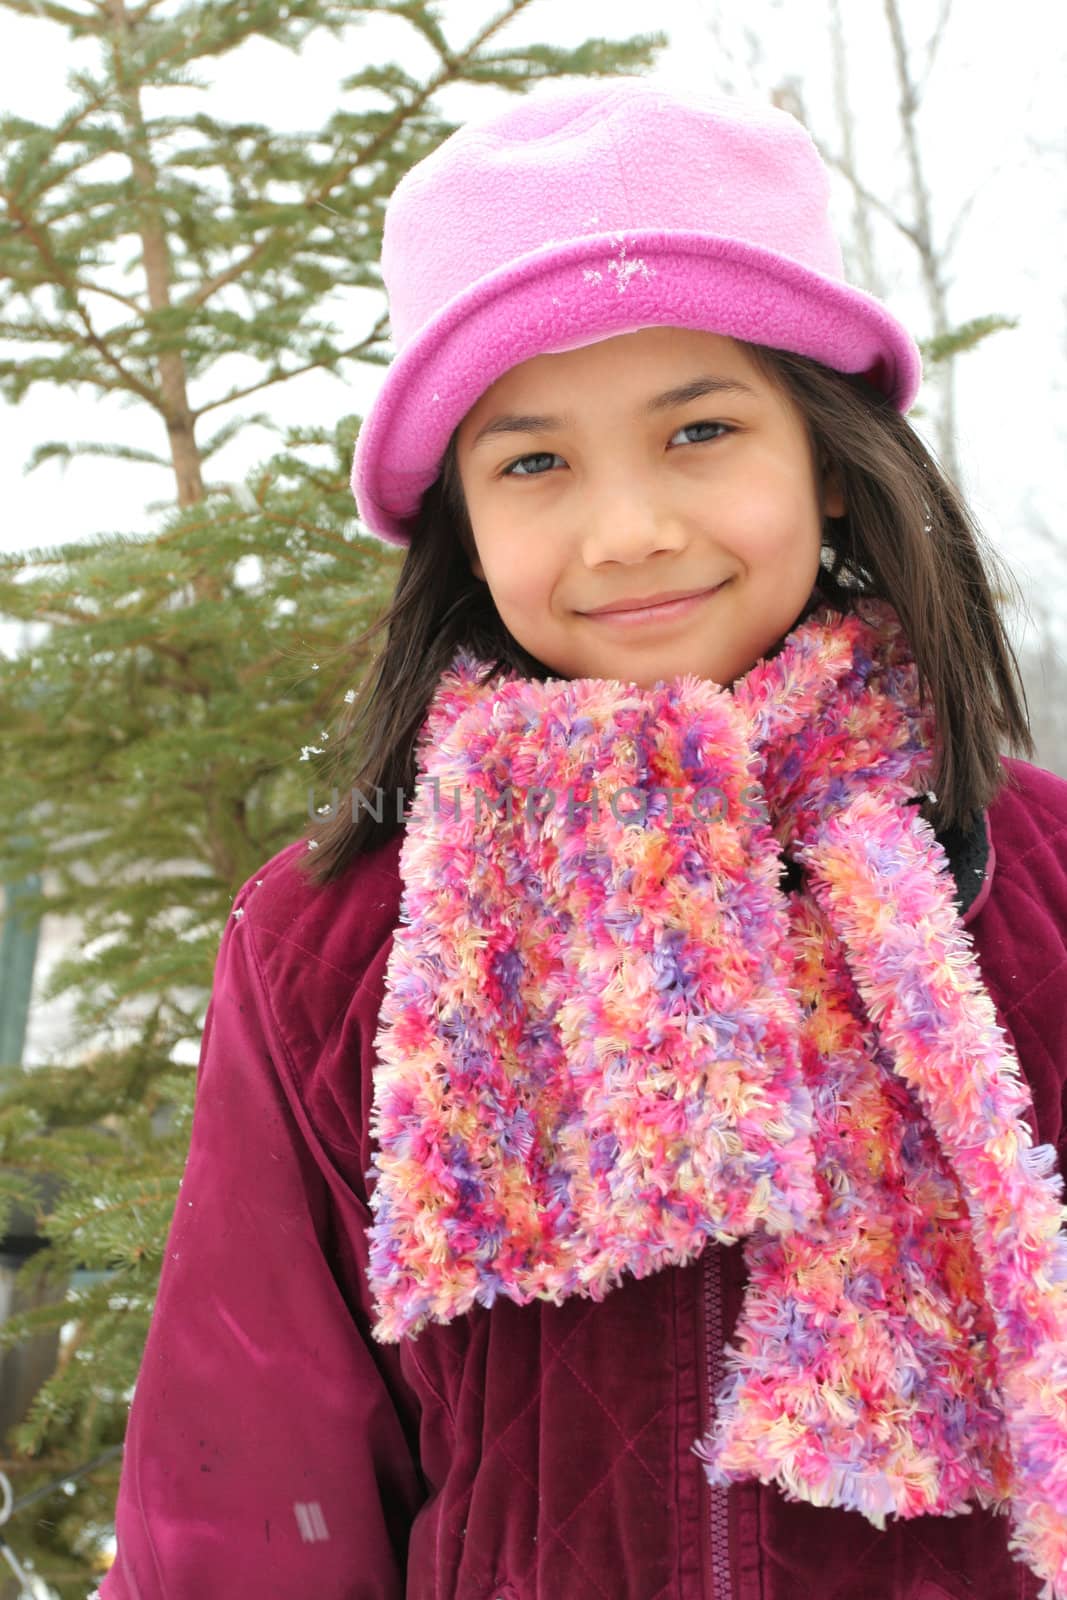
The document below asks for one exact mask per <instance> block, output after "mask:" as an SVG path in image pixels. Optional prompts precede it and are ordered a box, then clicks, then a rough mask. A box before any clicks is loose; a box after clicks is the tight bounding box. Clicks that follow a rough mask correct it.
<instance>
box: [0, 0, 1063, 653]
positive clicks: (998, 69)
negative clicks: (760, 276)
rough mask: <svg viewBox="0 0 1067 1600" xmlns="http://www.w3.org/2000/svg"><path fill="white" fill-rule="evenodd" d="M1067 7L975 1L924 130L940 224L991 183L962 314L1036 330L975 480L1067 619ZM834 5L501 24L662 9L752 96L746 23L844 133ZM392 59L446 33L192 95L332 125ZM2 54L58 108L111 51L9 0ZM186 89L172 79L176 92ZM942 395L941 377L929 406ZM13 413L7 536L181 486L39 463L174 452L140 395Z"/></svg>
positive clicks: (996, 403)
mask: <svg viewBox="0 0 1067 1600" xmlns="http://www.w3.org/2000/svg"><path fill="white" fill-rule="evenodd" d="M843 9H844V10H845V12H846V15H847V19H848V25H849V37H850V51H851V70H850V89H851V94H852V98H853V102H854V105H855V106H856V107H857V109H858V112H859V128H858V139H859V162H860V165H861V168H862V170H863V172H864V174H865V177H866V181H867V183H868V185H869V187H871V188H872V189H874V190H875V191H876V192H877V193H878V194H879V195H880V197H881V198H883V199H884V200H886V201H887V202H894V201H895V200H899V201H900V202H901V204H902V206H906V203H907V197H906V191H905V187H904V181H903V180H904V170H903V167H902V165H901V163H900V154H899V132H898V127H897V124H896V121H895V118H894V115H893V105H894V98H895V88H894V83H893V78H892V69H891V61H890V55H889V44H888V36H887V33H886V26H885V21H884V15H883V9H882V5H881V3H880V0H854V3H853V4H851V5H845V6H844V7H843ZM903 9H904V14H905V18H906V21H907V23H908V27H909V29H910V35H911V40H912V44H913V49H914V51H915V53H916V55H917V56H919V55H921V52H922V51H923V48H924V45H925V41H926V39H927V37H928V33H929V29H930V27H931V26H932V23H933V17H934V13H935V12H936V11H937V10H938V9H940V8H939V7H935V6H934V5H932V4H931V3H930V0H903ZM718 12H723V13H724V14H725V15H727V16H728V17H729V19H730V20H729V26H728V28H727V43H728V44H731V45H732V49H731V50H730V51H729V52H724V50H723V49H722V48H721V46H720V45H719V44H718V43H717V42H716V39H715V36H714V34H713V31H712V29H711V27H710V21H711V20H712V19H713V18H714V17H715V15H716V14H717V13H718ZM440 13H441V16H442V18H443V22H444V27H445V31H446V34H447V35H448V37H449V39H450V41H451V42H452V43H453V44H458V43H461V42H464V41H465V40H466V39H467V38H468V37H469V36H470V35H471V34H472V33H473V32H474V31H475V30H476V28H477V26H478V25H479V24H483V23H484V22H485V21H486V20H487V18H488V17H489V16H490V15H492V14H493V5H492V4H491V0H443V3H442V5H441V7H440ZM1064 16H1065V11H1064V8H1060V7H1049V6H1047V4H1046V3H1045V0H1014V3H1013V4H1012V6H1011V8H1010V13H1009V12H1004V11H1002V12H1001V13H1000V15H999V18H998V25H997V27H995V28H993V27H991V26H990V20H991V11H990V9H989V8H988V7H987V6H986V5H981V6H979V5H975V4H974V0H955V7H954V13H953V15H952V17H951V20H950V22H949V24H948V28H947V31H946V34H945V38H944V43H943V45H942V47H941V51H940V53H939V56H938V58H937V61H936V64H935V66H934V68H933V71H932V75H931V78H930V82H929V86H928V88H927V91H926V100H925V109H924V112H923V121H922V130H923V158H924V160H925V161H926V163H927V164H928V168H929V172H930V175H931V179H932V182H933V186H934V205H935V227H936V229H937V231H938V233H939V234H940V235H942V236H943V235H944V234H945V233H947V231H948V228H949V226H950V225H951V223H952V221H953V219H954V218H955V216H956V213H957V211H958V209H959V207H960V206H961V205H962V204H963V202H964V201H965V200H966V199H967V198H968V196H969V195H970V194H971V193H972V191H978V197H977V199H976V201H975V203H974V206H973V209H972V211H971V213H970V215H969V218H968V221H967V223H966V225H965V226H964V228H963V230H962V233H961V236H960V240H959V244H958V247H957V251H956V254H955V257H954V275H953V284H952V305H951V310H952V314H953V316H954V317H955V318H957V319H958V320H961V321H962V320H963V319H965V318H967V317H970V316H974V315H978V314H980V313H983V312H987V311H1000V312H1003V313H1006V314H1010V315H1014V316H1017V317H1019V319H1020V326H1019V328H1018V329H1017V330H1016V331H1014V332H1011V333H1003V334H999V335H996V336H995V337H994V338H992V339H991V340H989V341H988V342H987V344H986V346H985V347H984V348H983V349H980V350H979V351H976V352H975V353H973V354H972V355H970V356H967V357H966V358H964V359H963V360H962V361H961V363H960V365H959V378H958V387H959V396H958V405H959V433H960V440H959V444H960V455H961V460H962V465H963V471H964V476H965V487H966V489H967V491H968V494H969V497H970V499H971V503H972V505H973V506H974V508H975V511H976V513H977V515H978V518H979V520H980V522H981V523H982V525H983V526H984V527H985V529H986V530H987V532H988V533H989V534H990V536H991V538H992V539H993V541H994V543H995V544H996V545H997V546H998V548H1000V549H1001V550H1002V551H1004V552H1005V554H1006V555H1007V556H1008V557H1009V559H1010V561H1011V563H1012V565H1013V567H1014V568H1015V569H1016V570H1017V572H1018V573H1019V576H1020V579H1021V581H1022V582H1023V584H1024V586H1025V587H1026V589H1027V590H1028V591H1029V592H1030V593H1031V594H1032V595H1034V596H1035V597H1036V596H1040V597H1042V600H1043V602H1044V603H1046V604H1049V605H1054V606H1055V607H1056V608H1057V610H1058V611H1059V612H1060V613H1062V614H1067V545H1058V544H1055V543H1053V542H1051V541H1050V540H1049V539H1048V538H1047V537H1042V536H1040V534H1039V533H1038V532H1037V531H1036V524H1037V522H1038V521H1039V520H1043V521H1044V522H1045V523H1046V524H1047V526H1048V527H1049V528H1050V529H1051V530H1053V535H1054V537H1055V538H1059V528H1060V508H1061V506H1062V505H1063V502H1064V493H1065V488H1067V482H1065V472H1064V462H1063V454H1064V452H1063V435H1064V428H1065V406H1064V400H1065V389H1067V331H1065V325H1067V309H1065V294H1064V287H1063V276H1062V263H1063V261H1064V259H1065V248H1064V247H1065V244H1067V201H1065V197H1064V192H1063V174H1064V171H1065V168H1067V137H1065V133H1064V125H1063V113H1062V85H1063V67H1064V61H1065V59H1067V26H1065V21H1064ZM825 17H826V11H825V0H789V4H788V5H785V4H775V3H774V0H749V3H748V4H745V5H744V6H739V5H736V4H735V5H726V4H725V3H724V4H722V5H720V6H716V5H714V4H712V3H710V0H658V3H657V4H656V5H655V6H649V5H648V3H647V0H612V3H611V5H610V6H606V5H604V4H602V3H600V4H595V3H593V0H534V4H532V5H531V6H530V8H529V9H528V10H527V11H526V12H525V13H524V14H523V15H522V16H521V17H520V18H519V19H518V20H517V21H516V22H515V23H513V24H512V25H511V26H510V28H509V29H508V30H507V31H506V32H505V33H503V34H501V35H500V36H498V43H499V44H500V45H502V46H503V45H509V44H510V45H517V44H519V43H521V42H523V41H532V40H546V39H547V40H551V41H552V42H553V43H555V44H565V43H578V42H579V41H580V40H581V39H582V38H583V37H585V36H586V35H588V34H590V33H593V34H597V33H599V34H603V33H604V32H605V31H610V33H611V35H612V36H613V37H617V38H621V37H625V36H627V35H629V34H631V33H641V32H645V31H648V30H649V29H650V28H651V27H653V26H655V27H658V28H660V29H662V30H663V31H664V32H666V33H668V35H669V36H670V39H671V45H670V47H669V49H668V50H667V51H665V52H664V53H663V54H662V56H661V58H660V65H659V67H658V68H657V70H656V76H658V77H660V78H662V79H663V80H664V81H665V82H674V83H676V84H679V85H682V84H684V85H687V86H703V87H707V88H724V87H725V88H734V89H737V90H740V91H745V90H749V89H750V88H751V85H752V82H753V79H752V78H751V77H750V76H749V67H748V63H747V62H746V47H745V43H744V39H743V29H744V27H745V26H746V25H747V26H749V27H752V28H753V29H755V30H756V33H757V36H758V40H759V44H760V48H761V51H762V53H763V56H764V58H765V59H764V61H763V63H762V64H757V65H756V67H755V81H756V82H757V83H762V84H766V83H768V82H778V81H781V80H782V79H783V78H784V77H786V76H795V77H797V78H799V79H801V80H802V82H803V87H804V96H805V102H806V104H807V107H808V110H809V114H810V115H811V117H812V119H813V121H814V123H815V128H816V132H817V133H818V134H820V135H821V136H823V137H825V138H826V139H827V140H828V141H830V142H831V143H836V142H837V141H836V137H835V131H834V120H833V114H832V109H831V98H830V79H829V49H828V45H827V39H826V32H825ZM1009 20H1010V25H1009ZM389 56H391V57H393V58H395V59H398V60H399V61H400V62H401V64H402V65H403V66H404V68H405V69H406V70H407V71H409V72H411V73H412V74H414V75H416V76H418V75H419V74H420V72H422V71H423V70H424V69H425V68H426V67H427V66H428V65H429V63H430V54H429V51H428V49H427V48H426V47H425V46H424V45H423V44H422V42H421V41H420V40H419V39H418V38H417V37H416V35H415V34H414V31H413V30H412V29H411V28H410V27H408V26H406V25H405V24H403V23H402V22H400V21H398V20H397V19H384V18H373V19H365V20H364V21H363V22H362V23H361V24H360V25H358V26H357V27H354V28H353V29H352V30H351V31H350V33H349V34H348V35H347V36H346V38H345V39H344V40H343V41H341V42H338V41H337V40H335V39H332V38H329V37H326V36H323V37H322V38H321V39H319V40H317V41H315V42H314V43H313V44H312V46H310V47H309V48H308V49H307V50H306V51H305V52H304V54H303V55H302V56H301V57H300V58H296V59H294V58H293V57H292V56H291V55H289V54H288V53H286V52H284V51H282V50H280V49H278V48H276V47H274V46H272V45H267V44H258V43H254V44H252V45H250V46H248V47H246V48H245V49H243V50H242V51H240V52H239V53H237V54H236V55H235V56H234V57H232V58H230V59H227V60H224V61H222V62H221V63H219V64H218V65H217V66H216V67H215V68H213V69H212V72H213V81H212V83H211V85H210V87H209V88H207V89H206V90H204V91H194V90H189V91H187V93H188V97H189V100H190V101H196V102H197V103H199V105H200V106H202V107H203V109H205V110H207V111H209V112H211V113H212V114H214V115H217V116H221V117H230V118H236V117H240V116H248V117H251V118H255V119H257V120H261V121H268V122H272V123H274V124H275V125H278V124H284V125H286V126H289V127H294V128H300V127H306V128H312V127H314V126H316V125H317V124H318V123H319V122H320V121H321V120H322V117H323V115H324V111H323V107H324V103H325V102H326V101H327V98H328V96H330V95H331V94H334V93H335V92H336V87H337V84H338V82H339V80H340V79H341V77H343V76H344V74H345V73H346V72H351V71H353V70H355V69H356V68H357V67H358V66H360V65H362V64H365V63H366V62H367V61H368V60H379V61H380V60H382V59H384V58H386V57H389ZM0 60H2V61H3V62H4V63H5V69H6V70H5V73H4V80H5V84H4V102H5V106H6V108H7V109H9V110H14V111H17V112H19V113H21V114H23V115H27V116H32V117H35V118H39V119H41V120H50V119H52V118H53V117H54V116H55V115H56V114H58V112H59V111H60V110H61V109H62V107H63V106H64V105H65V104H66V102H67V98H68V91H67V89H66V86H65V85H66V77H67V73H68V72H69V71H70V70H71V68H72V67H75V66H78V65H89V64H91V60H92V47H91V46H84V47H81V48H80V49H79V50H78V51H75V50H74V49H73V48H72V47H71V46H70V45H69V44H68V43H67V42H66V40H65V35H64V34H63V33H62V31H61V30H60V29H58V28H56V27H54V26H51V25H49V24H47V23H43V22H39V21H37V20H36V19H34V18H25V17H13V16H11V15H10V14H7V13H0ZM183 94H184V92H183ZM498 97H499V98H500V99H505V98H507V97H505V96H503V93H502V91H494V90H485V89H482V88H473V89H472V88H468V87H466V86H463V87H461V88H459V89H454V90H449V91H446V92H445V94H444V95H442V97H441V99H440V102H439V103H440V105H441V107H442V109H443V110H444V111H445V113H446V114H447V115H449V116H450V117H452V118H453V119H455V120H461V119H463V118H464V117H466V116H469V115H471V114H472V113H480V111H481V110H482V109H483V108H485V109H489V108H491V107H492V106H493V105H494V104H495V103H496V101H497V99H498ZM174 105H175V97H174V96H171V97H170V106H171V109H173V108H174ZM150 109H154V108H152V107H150ZM1043 152H1044V153H1043ZM837 199H838V204H839V207H840V211H839V215H840V218H841V222H842V225H843V224H844V223H845V220H846V218H847V215H848V210H849V204H850V199H849V195H848V192H847V189H846V188H845V186H844V184H843V182H842V183H841V184H840V187H839V190H838V196H837ZM878 238H879V254H880V265H881V268H882V270H883V273H884V275H885V280H886V282H885V294H886V299H887V301H888V303H889V304H890V306H891V308H892V309H893V310H894V311H895V312H896V313H897V314H898V315H899V316H901V317H902V318H903V319H904V320H905V321H907V322H908V323H909V324H910V325H911V326H912V327H913V329H914V331H915V332H916V333H917V334H918V335H919V336H920V337H921V336H922V335H923V334H924V333H925V332H926V331H927V328H928V321H927V312H926V307H925V305H924V302H923V300H922V297H921V295H920V293H919V292H918V286H917V274H916V272H915V270H914V262H913V260H912V259H911V258H910V256H909V253H908V248H907V246H906V245H905V244H904V243H903V241H902V240H901V239H900V238H899V236H898V235H896V234H895V233H894V232H893V230H892V229H891V228H890V227H889V225H888V224H884V225H881V226H880V230H879V234H878ZM368 298H369V297H367V295H366V294H365V293H364V295H363V297H362V298H360V297H359V296H357V297H354V299H353V301H352V304H351V308H350V309H349V310H348V314H349V315H351V318H352V326H353V327H354V328H363V327H365V326H366V325H367V318H368V315H369V309H370V308H369V304H368ZM343 314H344V313H343ZM380 381H381V377H380V373H379V371H378V370H376V369H373V368H372V369H369V370H367V371H365V372H362V373H359V374H357V375H356V376H355V377H354V379H353V380H352V381H351V383H350V384H347V385H344V384H341V383H339V382H338V381H337V380H334V379H325V378H322V377H321V376H315V375H310V376H309V377H307V378H305V379H301V380H299V381H298V382H296V383H294V384H291V385H287V386H286V387H285V389H284V391H283V390H280V389H279V390H273V391H268V392H267V394H266V395H265V396H262V397H259V396H257V397H256V399H257V401H259V402H260V404H261V406H264V407H269V408H270V409H271V411H272V414H273V415H274V416H275V417H277V418H278V419H279V420H290V419H292V420H295V419H296V418H297V417H300V418H302V419H304V420H307V419H308V418H314V419H320V420H322V421H325V422H330V421H332V420H333V419H334V418H335V417H337V416H338V415H341V414H342V413H344V412H347V411H351V410H360V409H361V408H363V407H365V406H366V404H367V403H368V402H369V400H370V398H371V397H372V395H373V393H374V391H375V388H376V386H377V384H378V383H379V382H380ZM928 398H930V397H929V396H928V395H927V394H926V393H924V394H923V395H921V396H920V403H922V402H923V401H924V400H926V399H928ZM194 399H195V396H194ZM219 420H220V421H221V420H222V417H221V415H220V418H219ZM3 425H4V440H3V449H2V452H0V504H2V505H3V507H4V513H3V526H2V528H0V544H2V545H3V546H5V547H6V548H9V549H23V548H27V547H31V546H38V545H48V544H53V543H57V542H59V541H60V540H65V539H70V538H78V537H81V536H86V535H90V534H92V533H95V532H104V531H120V530H121V531H131V532H132V531H142V530H144V529H145V528H146V527H148V526H150V525H151V522H150V518H148V517H147V516H146V513H145V509H144V507H145V504H146V502H147V501H149V500H152V499H154V498H156V497H157V496H164V495H167V494H169V493H170V489H171V485H170V481H169V478H167V477H165V476H164V475H160V474H157V473H154V472H153V471H152V469H148V468H139V467H127V466H123V465H121V464H110V463H101V462H93V461H85V462H81V463H78V464H75V465H74V466H72V467H70V468H69V469H68V470H67V471H66V472H64V471H62V470H61V469H60V468H58V467H55V466H52V465H48V466H45V467H43V468H41V469H39V470H38V471H37V472H35V473H33V474H32V475H29V476H26V475H24V472H23V467H24V464H25V462H26V460H27V458H28V456H29V454H30V451H31V450H32V449H33V447H34V445H35V444H37V443H38V442H40V441H41V440H43V439H47V438H52V437H55V436H56V435H57V434H59V435H61V436H62V435H65V436H67V437H69V438H77V439H87V438H113V437H114V436H115V434H116V432H117V431H123V430H124V431H125V434H126V438H127V440H128V442H130V443H133V444H142V445H145V446H147V447H149V448H154V449H161V448H162V446H163V440H162V439H161V438H159V437H157V436H156V434H155V425H154V423H153V421H152V420H151V419H148V418H143V417H141V416H140V415H139V414H138V412H137V410H136V409H133V408H129V407H127V408H126V409H125V410H124V411H123V410H122V409H121V402H118V401H113V402H104V403H102V402H100V401H99V400H98V399H97V398H96V396H95V395H92V394H90V393H89V391H81V392H80V393H71V392H63V393H57V392H53V391H49V390H45V389H39V390H37V391H34V392H32V393H31V395H30V396H29V397H27V399H26V400H25V401H24V402H23V403H22V404H21V405H20V406H19V407H18V408H11V407H7V408H5V409H4V411H3ZM920 426H921V424H920ZM269 447H270V444H269V439H268V437H267V435H266V434H265V433H263V432H258V433H254V434H252V435H250V436H248V437H247V438H246V439H245V440H244V441H241V442H237V443H235V444H234V445H233V446H231V447H230V448H229V450H228V451H227V452H226V453H225V454H224V455H223V456H220V457H219V458H218V461H217V463H216V464H215V476H216V477H222V478H232V479H237V478H239V477H240V476H241V475H242V473H243V472H244V471H246V470H247V469H248V468H249V467H250V466H251V465H252V464H253V463H254V462H255V461H256V460H257V459H258V458H259V457H260V456H262V455H263V454H264V453H266V451H267V449H269ZM11 637H12V636H11V632H10V630H8V632H7V634H6V635H5V636H4V639H3V641H0V642H3V643H4V644H5V645H6V646H7V647H10V641H11Z"/></svg>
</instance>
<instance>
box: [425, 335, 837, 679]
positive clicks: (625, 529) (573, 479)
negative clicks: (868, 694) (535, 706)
mask: <svg viewBox="0 0 1067 1600" xmlns="http://www.w3.org/2000/svg"><path fill="white" fill-rule="evenodd" d="M672 391H674V392H672ZM685 391H688V394H687V393H686V392H685ZM698 391H700V392H698ZM456 445H457V460H458V465H459V473H460V479H461V482H462V485H463V491H464V494H465V495H466V500H467V507H468V510H469V513H470V519H471V525H472V528H473V532H474V543H475V547H476V550H477V559H476V560H475V561H474V562H473V563H472V569H473V571H474V573H475V575H476V576H477V577H478V578H481V579H483V580H484V582H485V583H487V584H488V586H489V590H490V593H491V595H492V597H493V600H494V602H495V604H496V608H497V610H498V612H499V613H500V617H501V619H502V621H503V622H504V624H505V626H506V627H507V628H508V630H509V631H510V632H511V633H512V634H513V636H514V637H515V638H516V639H517V640H518V642H519V643H520V644H521V645H522V646H523V648H524V649H526V650H527V651H528V652H529V653H530V654H531V655H532V656H534V657H535V658H536V659H537V660H538V661H540V662H542V663H543V664H544V665H545V666H546V667H547V668H548V669H549V671H551V672H553V673H554V674H556V675H557V676H559V677H565V678H617V679H622V680H624V681H633V682H636V683H637V685H638V686H639V687H641V688H651V687H652V685H653V684H654V683H656V682H657V680H659V679H665V678H669V677H674V676H676V675H678V674H681V673H689V674H694V675H696V676H698V677H701V678H711V679H713V680H714V681H715V682H717V683H720V684H723V685H727V684H730V683H732V682H733V681H734V679H735V678H737V677H739V676H741V674H743V673H745V672H747V670H748V669H749V667H751V666H753V665H754V663H755V662H756V661H758V660H759V659H760V658H761V657H762V656H764V655H765V654H766V653H767V652H768V651H769V650H770V649H771V647H772V646H773V645H774V644H776V643H777V641H778V640H779V639H781V638H782V637H783V635H784V634H786V633H788V632H789V630H790V629H791V628H792V626H793V624H794V623H795V621H796V619H797V617H798V616H799V615H800V613H801V611H802V610H803V609H804V606H805V605H806V604H807V601H808V600H809V598H810V597H811V592H812V589H813V587H814V585H815V582H816V579H817V576H818V572H819V553H820V546H821V530H822V519H823V516H824V515H827V516H841V515H842V514H843V512H844V509H845V508H844V503H843V500H842V497H841V495H840V493H839V491H838V490H837V488H836V486H835V485H834V484H833V483H832V482H829V481H828V482H827V483H826V484H825V485H824V484H822V483H821V482H820V481H819V479H818V477H817V474H816V470H815V462H814V460H813V454H812V449H811V445H810V443H809V439H808V434H807V430H806V427H805V424H804V421H803V418H802V417H801V416H800V414H799V413H798V411H797V410H796V409H795V407H794V405H793V403H792V402H791V401H790V400H789V399H787V397H786V396H785V395H784V394H783V393H782V392H781V391H780V390H779V389H778V388H777V386H776V385H774V384H772V383H771V382H770V381H769V380H768V379H767V378H765V377H764V376H763V375H762V373H761V372H760V371H759V369H758V368H757V367H756V366H755V365H754V364H753V362H752V360H751V359H750V357H749V356H748V355H747V354H746V352H745V351H744V350H743V349H742V347H741V346H740V345H738V344H737V343H736V342H735V341H734V340H733V339H729V338H726V337H724V336H721V335H719V334H713V333H703V332H696V331H694V330H691V329H684V328H642V329H641V330H639V331H638V332H637V333H626V334H620V335H618V336H616V337H614V338H610V339H604V340H602V341H600V342H599V343H597V344H593V345H586V346H584V347H583V348H581V349H579V350H568V351H565V352H563V353H562V354H559V355H544V356H535V357H534V358H533V359H532V360H530V361H524V362H522V363H521V364H520V365H519V366H516V367H512V368H511V370H510V371H508V372H506V373H505V374H504V375H503V377H501V378H498V379H497V381H496V383H494V384H493V385H492V387H491V388H489V389H487V390H486V391H485V393H484V394H483V395H482V396H481V397H480V399H479V400H478V403H477V404H476V405H475V406H474V407H473V408H472V410H471V411H469V412H468V413H467V415H466V416H465V417H464V419H463V421H462V423H461V424H460V426H459V429H458V433H457V440H456ZM520 452H522V454H520ZM693 591H699V593H698V597H697V598H695V599H692V600H689V601H688V602H687V603H685V604H682V605H677V606H675V607H673V608H671V610H669V611H667V610H664V611H660V612H658V613H655V612H648V611H647V610H646V611H645V612H644V613H643V614H642V613H639V612H636V611H632V612H630V614H629V616H628V617H627V615H625V614H621V613H616V615H614V616H611V615H602V616H594V615H592V614H591V613H592V612H594V611H595V610H597V608H602V607H605V606H609V607H618V606H620V605H624V604H631V603H632V602H634V601H637V600H641V601H648V600H649V598H650V597H654V596H659V595H663V594H677V593H679V592H681V593H683V594H686V595H689V594H692V593H693Z"/></svg>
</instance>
